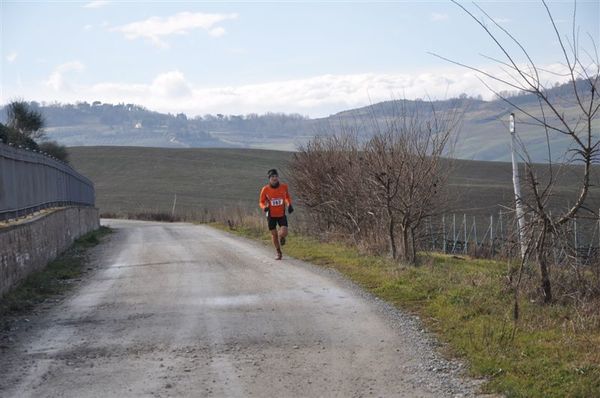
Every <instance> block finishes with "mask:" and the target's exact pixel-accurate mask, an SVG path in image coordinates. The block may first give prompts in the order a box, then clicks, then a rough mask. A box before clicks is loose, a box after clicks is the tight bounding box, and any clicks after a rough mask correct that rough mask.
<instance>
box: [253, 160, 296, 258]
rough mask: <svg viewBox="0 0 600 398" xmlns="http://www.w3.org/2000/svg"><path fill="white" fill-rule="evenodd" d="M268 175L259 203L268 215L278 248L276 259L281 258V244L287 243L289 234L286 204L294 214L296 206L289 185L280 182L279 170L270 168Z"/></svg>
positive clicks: (273, 237)
mask: <svg viewBox="0 0 600 398" xmlns="http://www.w3.org/2000/svg"><path fill="white" fill-rule="evenodd" d="M267 176H268V177H269V183H268V184H267V185H265V186H264V187H263V188H262V189H261V191H260V199H259V200H258V205H259V206H260V208H261V209H263V211H264V212H265V214H266V215H267V220H268V223H269V231H271V239H272V240H273V245H275V249H276V250H277V257H275V259H276V260H281V256H282V254H281V246H283V245H285V237H286V236H287V234H288V228H287V226H288V223H287V217H286V216H285V206H286V205H287V210H288V213H290V214H292V212H293V211H294V208H293V207H292V198H291V197H290V193H289V192H288V186H287V184H284V183H282V182H279V175H278V174H277V170H275V169H271V170H269V171H268V172H267ZM277 225H279V234H278V233H277Z"/></svg>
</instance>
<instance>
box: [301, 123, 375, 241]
mask: <svg viewBox="0 0 600 398" xmlns="http://www.w3.org/2000/svg"><path fill="white" fill-rule="evenodd" d="M361 156H362V155H361V153H360V147H359V143H358V140H357V138H356V136H355V135H353V134H351V133H348V134H345V133H343V134H339V135H335V134H334V135H330V136H318V137H315V138H314V139H313V140H311V141H310V142H309V143H307V144H306V145H305V146H303V147H301V148H300V149H299V151H298V152H297V153H295V154H294V156H293V159H292V161H291V163H290V178H291V181H292V183H293V185H294V187H295V190H296V192H297V195H298V199H299V200H300V201H301V202H302V203H303V204H304V205H305V206H306V207H307V209H308V210H309V212H310V213H311V214H312V215H313V216H314V217H313V218H314V221H315V222H316V223H319V224H321V227H323V228H324V229H330V228H332V227H334V229H337V230H338V231H340V230H341V231H343V232H344V233H347V234H349V235H350V236H351V237H352V239H353V240H354V241H355V242H358V240H359V239H360V235H361V234H363V233H364V232H365V230H364V229H365V225H366V223H367V221H368V218H369V217H371V216H370V215H369V214H368V212H367V211H366V208H367V207H368V200H367V196H368V194H367V192H366V191H365V190H364V187H363V181H362V179H363V177H362V176H363V174H364V172H363V169H362V167H361V166H362V165H361Z"/></svg>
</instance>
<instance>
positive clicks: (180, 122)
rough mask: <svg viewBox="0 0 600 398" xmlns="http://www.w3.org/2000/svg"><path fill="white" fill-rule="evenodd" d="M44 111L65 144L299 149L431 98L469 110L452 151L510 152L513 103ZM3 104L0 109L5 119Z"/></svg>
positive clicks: (556, 148) (555, 92) (528, 131)
mask: <svg viewBox="0 0 600 398" xmlns="http://www.w3.org/2000/svg"><path fill="white" fill-rule="evenodd" d="M570 92H571V91H570V89H569V86H567V85H563V86H557V87H555V88H553V89H551V90H549V95H551V96H556V97H559V96H560V97H561V99H562V100H563V101H562V105H563V107H562V109H563V110H564V112H565V114H566V115H567V117H568V118H573V117H574V115H576V111H575V110H574V108H573V106H572V102H573V101H572V99H571V100H570V99H569V93H570ZM511 101H514V102H515V103H518V105H519V106H520V107H522V108H524V109H526V110H527V111H528V112H532V113H534V114H538V113H539V109H538V108H539V105H538V102H537V99H536V98H535V97H534V96H532V95H516V96H513V97H511ZM31 105H32V107H33V108H37V109H39V110H40V111H41V112H42V113H43V114H44V115H45V117H46V119H47V125H48V127H47V128H46V132H47V134H48V136H49V138H50V139H53V140H56V141H58V142H59V143H62V144H64V145H67V146H91V145H119V146H150V147H171V148H215V147H221V148H262V149H277V150H295V149H296V148H297V147H298V146H299V145H301V144H303V143H306V142H307V141H308V140H309V139H310V138H311V137H313V136H314V135H315V134H328V133H331V132H334V131H339V130H340V129H341V128H342V127H341V126H344V127H345V128H348V127H349V126H353V127H355V128H358V130H359V133H360V135H361V136H362V137H364V138H368V137H369V136H370V135H371V134H372V133H373V126H374V125H375V123H373V118H375V119H377V121H378V122H380V125H383V124H384V123H382V122H384V121H385V120H387V119H389V118H392V117H394V115H395V114H397V113H398V109H399V107H400V106H403V107H405V108H407V109H414V108H419V109H421V112H422V113H423V114H426V113H427V112H429V110H430V109H431V105H433V106H434V107H435V109H436V111H444V110H452V109H457V110H459V111H462V110H464V112H465V113H464V121H463V127H462V130H461V133H460V137H459V138H458V141H457V144H456V148H455V152H454V154H453V156H454V157H457V158H462V159H473V160H495V161H506V160H509V158H510V157H509V153H508V148H509V147H508V145H509V135H508V132H507V127H506V123H507V120H508V115H509V114H510V112H511V111H513V109H512V108H511V107H510V106H509V105H508V104H507V103H506V102H504V101H502V100H495V101H482V100H478V99H473V98H467V97H466V96H464V98H459V99H449V100H445V101H434V102H433V103H429V102H427V101H421V100H416V101H402V102H401V101H386V102H381V103H377V104H373V105H371V106H366V107H362V108H357V109H352V110H347V111H344V112H340V113H337V114H335V115H331V116H329V117H326V118H318V119H310V118H307V117H303V116H301V115H298V114H278V113H267V114H264V115H257V114H249V115H221V114H217V115H204V116H198V117H195V118H188V117H187V116H186V115H184V114H182V113H180V114H177V115H172V114H162V113H159V112H154V111H150V110H147V109H145V108H143V107H140V106H137V105H134V104H117V105H112V104H102V103H100V102H94V103H92V104H89V103H87V102H82V103H77V104H66V105H61V104H39V103H36V102H32V103H31ZM4 117H5V112H4V111H3V110H2V109H0V121H2V119H3V118H4ZM517 117H518V120H517V121H518V122H519V124H518V126H517V127H518V133H519V135H520V137H521V139H522V141H523V142H524V143H525V144H526V145H527V148H528V150H529V152H530V155H531V157H532V158H533V159H534V160H535V161H541V162H543V161H546V160H547V158H548V151H547V146H546V143H545V139H544V137H545V135H544V132H543V131H542V130H541V129H540V128H539V127H534V126H531V125H527V124H524V123H521V122H522V121H523V120H522V119H523V118H519V116H518V114H517ZM551 140H552V143H553V146H552V156H553V159H556V158H557V157H558V156H560V155H561V154H563V153H564V152H565V151H566V150H567V149H568V148H567V140H565V138H564V137H560V136H558V135H553V136H551Z"/></svg>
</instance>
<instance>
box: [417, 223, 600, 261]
mask: <svg viewBox="0 0 600 398" xmlns="http://www.w3.org/2000/svg"><path fill="white" fill-rule="evenodd" d="M517 231H518V227H517V222H516V218H515V217H514V214H512V213H503V212H499V213H498V214H496V215H490V216H489V217H482V216H473V215H467V214H447V215H443V216H441V217H439V218H438V219H435V220H434V219H428V220H427V221H426V223H425V231H423V232H424V233H423V234H422V237H421V239H422V240H421V242H422V243H421V244H422V246H423V247H424V248H426V249H428V250H431V251H437V252H443V253H447V254H471V255H475V256H477V257H496V256H501V257H517V256H519V245H518V239H517ZM565 234H566V235H567V236H566V239H565V240H566V242H565V243H566V245H556V246H554V247H553V248H552V256H553V257H554V260H555V262H556V263H560V262H561V261H562V260H564V259H565V258H567V257H571V258H575V260H576V262H577V263H579V264H581V265H586V264H597V263H599V262H600V218H596V219H595V218H574V219H573V220H571V221H570V224H568V225H567V226H566V231H565Z"/></svg>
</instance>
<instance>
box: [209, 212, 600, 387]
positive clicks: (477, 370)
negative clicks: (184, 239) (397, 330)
mask: <svg viewBox="0 0 600 398" xmlns="http://www.w3.org/2000/svg"><path fill="white" fill-rule="evenodd" d="M215 225H216V226H217V227H219V228H222V229H227V228H225V227H224V226H223V225H218V224H215ZM233 233H236V234H238V235H241V236H246V237H250V238H254V239H258V240H261V241H263V242H264V243H266V244H267V245H269V244H270V239H269V236H268V234H266V233H265V232H264V230H263V229H257V228H255V227H252V226H240V227H237V228H236V229H235V230H234V231H233ZM285 254H286V255H289V256H293V257H296V258H299V259H302V260H305V261H310V262H312V263H314V264H318V265H321V266H324V267H330V268H334V269H336V270H338V271H339V272H341V273H342V274H344V275H346V276H348V277H349V278H350V279H351V280H353V281H354V282H356V283H358V284H359V285H361V286H362V287H363V288H365V289H366V290H368V291H370V292H371V293H373V294H375V295H376V296H378V297H380V298H382V299H383V300H386V301H388V302H390V303H392V304H394V305H395V306H397V307H398V308H400V309H403V310H408V311H410V312H412V313H415V314H418V315H419V316H420V317H421V319H422V320H423V322H424V323H425V325H426V326H427V328H428V329H429V330H431V331H433V332H434V333H435V334H436V335H437V336H438V337H439V339H440V340H441V341H443V342H444V343H446V344H445V345H444V346H443V350H444V351H445V354H446V355H448V356H452V357H459V358H463V359H465V360H466V361H467V363H468V369H469V373H470V374H471V375H473V376H475V377H485V378H486V379H487V380H488V382H487V383H486V384H485V386H484V389H485V391H486V392H491V393H501V394H504V395H505V396H507V397H540V398H541V397H598V396H600V351H599V350H598V349H597V348H598V347H599V346H600V319H599V317H598V312H597V310H593V309H590V314H585V313H582V312H581V308H575V307H573V306H571V305H568V304H554V305H550V306H544V305H541V304H539V303H537V302H535V301H532V300H531V299H530V298H529V297H522V299H521V300H520V318H519V320H518V322H515V321H514V320H513V317H512V314H513V305H514V302H513V299H512V295H511V293H510V289H509V288H508V285H507V283H506V281H507V279H506V275H507V270H508V265H507V263H506V262H500V261H489V260H476V259H471V258H469V257H462V256H461V257H457V256H447V255H439V254H432V255H428V254H424V255H423V259H422V262H423V264H422V265H421V266H420V267H404V266H399V265H398V264H397V263H394V262H392V261H390V260H388V259H386V258H383V257H377V256H369V255H363V254H360V253H359V252H358V251H357V250H356V249H355V248H353V247H348V246H345V245H343V244H340V243H332V242H323V241H320V240H317V239H314V238H310V237H306V236H299V235H295V234H292V235H291V236H290V239H288V243H287V244H286V246H285ZM591 314H595V316H592V315H591Z"/></svg>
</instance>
